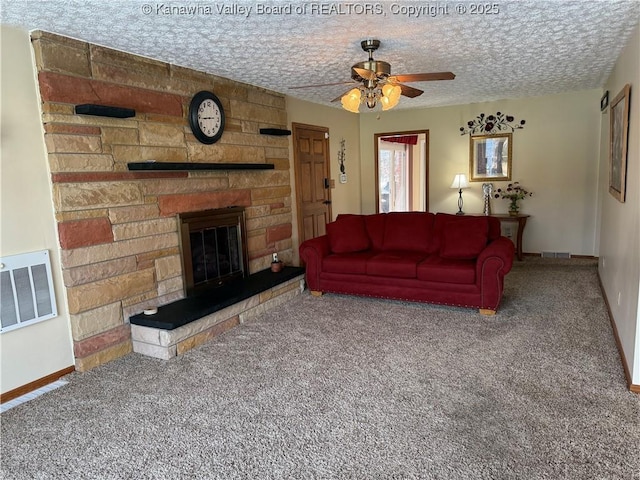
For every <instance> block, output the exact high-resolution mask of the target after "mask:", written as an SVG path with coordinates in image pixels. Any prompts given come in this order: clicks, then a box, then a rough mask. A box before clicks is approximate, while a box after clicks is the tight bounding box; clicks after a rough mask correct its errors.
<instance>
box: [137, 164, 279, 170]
mask: <svg viewBox="0 0 640 480" xmlns="http://www.w3.org/2000/svg"><path fill="white" fill-rule="evenodd" d="M127 167H128V168H129V170H137V171H155V172H160V171H186V170H273V169H274V164H273V163H190V162H131V163H127Z"/></svg>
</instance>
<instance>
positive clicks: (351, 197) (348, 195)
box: [287, 97, 361, 260]
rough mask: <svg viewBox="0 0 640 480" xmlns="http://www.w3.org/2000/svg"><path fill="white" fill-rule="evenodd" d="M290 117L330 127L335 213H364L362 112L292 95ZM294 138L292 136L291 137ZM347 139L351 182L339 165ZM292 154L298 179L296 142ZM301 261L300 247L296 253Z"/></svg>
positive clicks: (290, 156)
mask: <svg viewBox="0 0 640 480" xmlns="http://www.w3.org/2000/svg"><path fill="white" fill-rule="evenodd" d="M287 118H288V120H289V128H291V124H292V123H303V124H306V125H315V126H319V127H327V128H328V129H329V152H330V156H331V162H330V165H329V171H330V174H331V178H332V179H333V180H334V181H335V188H334V189H333V190H332V191H331V200H332V215H333V218H334V219H335V218H336V216H337V215H339V214H340V213H360V203H361V197H360V184H361V181H360V130H359V119H358V115H355V114H353V113H350V112H347V111H344V110H342V109H338V108H332V107H325V106H323V105H317V104H313V103H310V102H305V101H302V100H298V99H295V98H292V97H287ZM290 138H291V137H290ZM343 138H344V139H345V158H346V160H345V162H344V165H345V171H346V173H347V183H340V181H339V176H340V166H339V164H338V152H339V151H340V140H341V139H343ZM289 145H290V148H291V153H290V155H289V158H291V178H292V179H294V178H295V174H294V170H293V169H294V166H293V145H292V143H291V141H290V142H289ZM292 190H293V191H292V196H293V199H292V203H293V204H294V205H295V202H296V199H295V188H294V189H292ZM293 210H294V212H293V215H294V219H293V225H294V228H293V244H294V245H298V232H297V230H296V227H295V226H296V225H297V221H298V219H297V215H296V212H295V208H294V209H293ZM294 253H295V255H296V260H297V258H298V257H297V255H298V253H297V250H296V251H295V252H294Z"/></svg>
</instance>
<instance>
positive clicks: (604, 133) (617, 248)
mask: <svg viewBox="0 0 640 480" xmlns="http://www.w3.org/2000/svg"><path fill="white" fill-rule="evenodd" d="M626 84H631V112H630V116H629V117H630V118H629V143H628V155H627V162H628V164H627V187H626V191H627V195H626V202H625V203H620V202H619V201H618V200H616V199H615V198H613V196H611V195H610V194H609V150H608V148H609V112H608V111H607V114H606V115H603V116H602V128H601V136H600V139H601V140H600V143H601V145H600V180H599V182H598V191H599V192H600V196H601V205H600V209H601V213H600V219H601V220H600V259H599V262H600V264H599V273H600V278H601V280H602V285H603V287H604V290H605V294H606V296H607V299H608V300H609V305H610V307H611V313H612V314H613V318H614V321H615V324H616V328H617V330H618V335H619V338H620V343H621V345H622V349H623V351H624V356H625V359H626V364H627V367H628V370H629V373H630V375H631V381H632V383H633V384H634V385H636V386H638V387H639V388H640V312H639V311H638V303H639V298H638V296H639V287H640V193H639V192H640V31H639V27H636V30H635V33H634V34H633V36H632V37H631V39H630V41H629V43H628V44H627V46H626V48H625V50H624V51H623V53H622V55H621V56H620V58H619V59H618V61H617V63H616V66H615V68H614V70H613V72H612V73H611V76H610V77H609V79H608V80H607V83H606V85H605V87H604V89H605V90H608V91H609V98H610V100H612V99H613V98H614V97H615V96H616V95H617V94H618V92H620V91H621V90H622V88H623V87H624V85H626ZM618 299H619V300H618Z"/></svg>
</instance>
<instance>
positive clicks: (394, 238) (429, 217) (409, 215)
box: [384, 212, 434, 253]
mask: <svg viewBox="0 0 640 480" xmlns="http://www.w3.org/2000/svg"><path fill="white" fill-rule="evenodd" d="M433 220H434V215H433V214H432V213H426V212H393V213H388V214H387V221H386V224H385V227H384V250H385V251H387V250H403V251H408V252H421V253H424V252H427V251H428V250H429V244H430V243H431V235H432V229H433Z"/></svg>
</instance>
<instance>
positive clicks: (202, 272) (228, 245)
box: [189, 225, 242, 285]
mask: <svg viewBox="0 0 640 480" xmlns="http://www.w3.org/2000/svg"><path fill="white" fill-rule="evenodd" d="M189 237H190V240H191V264H192V268H193V283H194V285H198V284H201V283H203V282H210V281H212V280H219V279H221V278H223V277H225V276H227V275H233V274H242V255H241V253H240V248H241V247H240V235H239V234H238V226H237V225H233V226H230V227H217V228H208V229H206V230H200V231H197V232H191V233H190V234H189Z"/></svg>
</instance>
